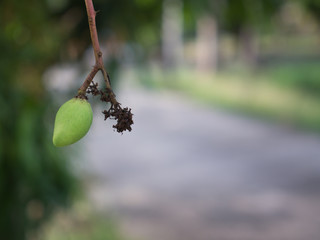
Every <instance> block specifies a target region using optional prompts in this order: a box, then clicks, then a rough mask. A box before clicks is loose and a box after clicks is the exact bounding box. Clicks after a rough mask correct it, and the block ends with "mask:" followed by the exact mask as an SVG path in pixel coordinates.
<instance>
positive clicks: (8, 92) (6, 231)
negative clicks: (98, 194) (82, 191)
mask: <svg viewBox="0 0 320 240" xmlns="http://www.w3.org/2000/svg"><path fill="white" fill-rule="evenodd" d="M50 16H51V13H50V9H48V8H47V6H46V4H45V2H44V1H36V0H31V1H25V2H22V1H17V0H3V1H1V4H0V52H1V54H0V109H1V110H0V126H1V129H0V213H1V214H0V234H1V237H0V238H1V239H12V240H20V239H27V236H30V235H32V234H33V230H36V229H37V228H38V227H39V226H40V225H41V224H42V223H43V222H44V221H45V220H46V219H47V218H48V217H49V216H50V215H51V214H52V212H53V210H54V209H56V208H57V207H60V206H66V205H68V204H69V202H70V198H71V197H72V194H73V193H74V190H75V186H76V185H75V179H74V176H73V175H72V173H71V171H70V168H69V166H68V162H67V161H66V158H65V157H64V156H63V154H62V153H61V152H59V151H57V150H56V149H55V148H54V147H53V146H52V142H51V137H52V136H51V130H52V127H51V124H52V119H53V116H52V113H51V112H53V111H52V106H51V101H50V99H49V97H48V95H47V93H46V91H45V90H44V87H43V84H42V77H41V76H42V73H43V71H44V70H45V69H46V68H47V67H48V66H49V65H50V64H51V63H52V62H53V61H54V60H55V59H57V57H58V56H57V52H59V47H60V43H61V39H62V38H61V36H62V35H61V32H60V31H59V28H58V23H55V22H52V20H51V18H50Z"/></svg>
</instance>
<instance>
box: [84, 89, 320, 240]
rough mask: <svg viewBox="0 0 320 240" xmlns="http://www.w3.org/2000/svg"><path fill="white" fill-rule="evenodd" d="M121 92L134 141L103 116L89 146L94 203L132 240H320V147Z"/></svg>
mask: <svg viewBox="0 0 320 240" xmlns="http://www.w3.org/2000/svg"><path fill="white" fill-rule="evenodd" d="M117 91H118V96H120V101H121V102H123V105H124V106H127V105H128V106H130V107H132V109H133V113H134V114H135V115H134V121H135V124H134V125H133V132H132V133H124V134H123V135H122V136H121V135H120V134H118V133H116V132H113V131H112V130H111V128H110V127H109V126H110V124H112V123H111V122H109V123H106V122H104V121H103V116H102V114H100V109H96V112H97V117H95V118H94V123H93V126H92V129H91V131H90V132H89V135H88V136H87V137H86V138H85V139H84V140H83V142H82V143H85V148H86V149H87V150H88V152H87V154H86V155H84V158H88V159H89V160H87V171H88V172H90V173H91V174H92V175H93V176H95V177H94V179H95V180H94V181H92V183H91V184H90V185H89V187H88V191H89V194H90V198H91V199H92V201H93V202H94V204H95V206H96V207H97V209H98V210H99V211H102V212H104V211H105V212H108V213H109V214H110V212H111V213H112V214H114V215H115V216H116V217H117V219H118V221H119V223H120V225H121V227H122V228H123V229H124V231H125V234H126V235H128V236H130V239H145V240H147V239H148V240H150V239H152V240H215V239H217V240H251V239H252V240H286V239H288V240H301V239H304V240H308V239H310V240H312V239H319V237H320V228H319V226H320V217H319V216H320V138H319V137H317V136H315V135H313V134H311V133H302V132H299V131H296V130H292V129H289V128H286V127H284V126H281V125H274V124H271V123H266V122H262V121H260V120H257V119H251V118H249V117H245V116H238V115H236V114H232V113H227V112H224V111H222V110H214V109H212V108H207V107H205V106H201V105H200V104H197V103H195V102H192V101H191V100H188V99H187V98H186V97H183V96H179V95H177V94H174V93H167V92H151V91H147V90H142V89H140V88H136V87H133V86H132V85H130V84H129V85H127V87H126V88H125V89H122V90H117ZM106 125H108V127H107V126H106Z"/></svg>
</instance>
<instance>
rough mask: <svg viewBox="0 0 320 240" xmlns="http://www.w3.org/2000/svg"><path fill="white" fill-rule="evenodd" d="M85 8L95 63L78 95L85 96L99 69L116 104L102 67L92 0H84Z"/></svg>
mask: <svg viewBox="0 0 320 240" xmlns="http://www.w3.org/2000/svg"><path fill="white" fill-rule="evenodd" d="M85 4H86V9H87V15H88V23H89V29H90V36H91V42H92V47H93V51H94V57H95V65H94V67H93V69H92V70H91V72H90V73H89V75H88V76H87V78H86V80H85V81H84V83H83V84H82V86H81V87H80V88H79V90H78V96H79V97H85V94H86V90H87V88H88V87H89V85H90V83H91V82H92V80H93V78H94V77H95V75H96V74H97V72H99V71H101V72H102V75H103V78H104V80H105V82H106V88H107V92H108V93H109V94H110V98H111V101H112V103H113V104H117V103H118V102H117V100H116V96H115V94H114V93H113V91H112V88H111V85H110V79H109V75H108V74H107V71H106V69H105V68H104V64H103V58H102V52H101V50H100V44H99V38H98V32H97V27H96V13H97V12H96V11H95V10H94V6H93V2H92V0H85Z"/></svg>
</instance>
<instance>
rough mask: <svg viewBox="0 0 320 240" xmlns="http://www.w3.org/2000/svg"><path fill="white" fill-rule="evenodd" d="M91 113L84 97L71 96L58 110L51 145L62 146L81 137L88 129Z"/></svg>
mask: <svg viewBox="0 0 320 240" xmlns="http://www.w3.org/2000/svg"><path fill="white" fill-rule="evenodd" d="M92 118H93V113H92V108H91V105H90V103H89V102H88V101H87V100H85V99H80V98H73V99H71V100H69V101H67V102H66V103H64V104H63V105H62V106H61V107H60V108H59V110H58V112H57V115H56V120H55V123H54V130H53V145H55V146H56V147H63V146H67V145H70V144H73V143H75V142H77V141H79V140H80V139H81V138H83V137H84V136H85V135H86V134H87V132H88V131H89V129H90V127H91V123H92Z"/></svg>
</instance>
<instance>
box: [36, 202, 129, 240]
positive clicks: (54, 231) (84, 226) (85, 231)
mask: <svg viewBox="0 0 320 240" xmlns="http://www.w3.org/2000/svg"><path fill="white" fill-rule="evenodd" d="M120 232H121V231H120V230H119V229H118V227H117V225H116V224H115V222H114V221H113V220H111V219H110V216H104V215H101V214H98V213H96V212H95V211H94V210H93V209H91V208H90V207H89V205H88V203H86V202H78V203H77V204H76V205H75V206H74V207H73V208H72V209H70V210H68V211H64V212H59V213H56V215H55V217H54V218H53V219H52V221H51V222H49V223H48V224H47V225H46V226H45V227H44V228H43V230H42V233H41V237H40V238H39V239H43V240H88V239H90V240H124V239H125V238H124V237H123V236H122V235H121V233H120Z"/></svg>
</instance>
